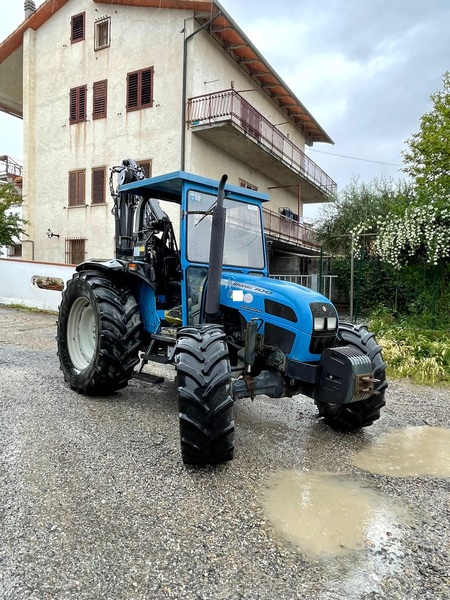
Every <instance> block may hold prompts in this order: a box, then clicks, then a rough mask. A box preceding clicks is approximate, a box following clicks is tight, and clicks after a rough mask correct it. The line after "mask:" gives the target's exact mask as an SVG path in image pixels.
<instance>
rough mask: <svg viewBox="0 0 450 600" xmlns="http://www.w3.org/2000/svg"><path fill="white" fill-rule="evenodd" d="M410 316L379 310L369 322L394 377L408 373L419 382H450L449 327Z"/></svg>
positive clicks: (432, 317)
mask: <svg viewBox="0 0 450 600" xmlns="http://www.w3.org/2000/svg"><path fill="white" fill-rule="evenodd" d="M431 319H435V317H434V316H432V315H423V316H422V320H421V321H419V320H418V319H416V318H413V317H408V318H402V319H399V320H396V319H395V318H394V317H393V315H392V314H389V313H386V312H379V313H377V314H375V315H374V317H373V318H372V320H371V322H370V329H371V330H372V331H373V332H374V333H375V334H376V336H377V340H378V343H379V344H380V345H381V346H383V357H384V360H385V362H386V364H387V366H388V374H389V375H390V376H391V377H408V378H411V379H412V380H413V381H416V382H417V383H427V384H434V383H437V382H441V383H444V382H445V383H448V382H450V333H449V328H448V327H445V324H442V325H441V327H439V328H435V329H430V328H427V326H426V324H427V321H429V320H431Z"/></svg>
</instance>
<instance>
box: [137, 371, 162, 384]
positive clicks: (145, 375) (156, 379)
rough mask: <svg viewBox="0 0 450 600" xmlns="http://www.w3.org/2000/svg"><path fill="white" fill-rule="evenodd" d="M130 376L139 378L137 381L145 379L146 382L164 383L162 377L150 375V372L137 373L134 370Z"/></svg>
mask: <svg viewBox="0 0 450 600" xmlns="http://www.w3.org/2000/svg"><path fill="white" fill-rule="evenodd" d="M131 377H132V378H133V379H139V381H145V382H146V383H153V385H159V384H161V383H164V377H159V376H158V375H150V373H138V372H137V371H134V372H133V373H132V375H131Z"/></svg>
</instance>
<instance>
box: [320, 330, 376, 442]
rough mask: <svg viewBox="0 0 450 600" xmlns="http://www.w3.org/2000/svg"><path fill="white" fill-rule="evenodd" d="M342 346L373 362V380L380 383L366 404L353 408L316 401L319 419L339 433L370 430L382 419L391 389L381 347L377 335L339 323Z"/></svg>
mask: <svg viewBox="0 0 450 600" xmlns="http://www.w3.org/2000/svg"><path fill="white" fill-rule="evenodd" d="M338 336H339V340H340V343H339V345H340V346H351V347H352V348H356V349H357V350H359V351H360V352H362V353H363V354H365V355H366V356H368V357H369V358H370V360H371V362H372V369H373V372H374V378H375V379H379V382H378V383H376V384H375V386H374V391H375V392H377V393H376V394H373V395H372V396H370V397H369V398H367V400H360V401H359V402H351V403H350V404H329V403H327V402H320V401H318V400H316V401H315V403H316V405H317V408H318V409H319V415H320V416H321V417H322V418H323V420H324V421H325V423H327V425H329V426H330V427H331V428H332V429H335V430H336V431H353V430H355V429H360V428H361V427H368V426H370V425H372V423H373V422H374V421H376V420H377V419H379V418H380V411H381V409H382V408H383V406H384V405H385V404H386V402H385V400H384V395H385V391H386V388H387V386H388V384H387V381H386V363H385V362H384V361H383V357H382V354H381V346H379V345H378V344H377V342H376V340H375V335H374V334H373V333H371V332H370V331H368V330H367V327H365V326H364V325H353V324H352V323H339V333H338Z"/></svg>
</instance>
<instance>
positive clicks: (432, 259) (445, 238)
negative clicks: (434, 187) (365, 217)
mask: <svg viewBox="0 0 450 600" xmlns="http://www.w3.org/2000/svg"><path fill="white" fill-rule="evenodd" d="M448 205H449V203H447V206H448ZM377 225H378V234H377V238H376V252H377V254H378V255H379V256H380V258H381V259H382V260H384V261H386V262H387V263H389V264H391V265H393V266H394V267H395V268H396V269H401V268H402V267H403V266H405V265H407V264H410V263H412V262H414V261H415V260H416V259H418V258H423V259H424V260H425V261H426V262H427V263H428V264H429V265H437V264H438V263H439V262H441V261H442V262H444V261H447V260H448V259H449V258H450V208H447V207H443V206H442V204H437V203H436V202H434V201H431V202H430V203H429V204H428V205H421V206H414V207H409V208H407V209H406V210H405V212H404V214H403V215H402V216H401V217H399V216H397V215H393V214H391V215H388V216H387V217H386V219H385V220H384V221H383V222H381V221H379V222H378V223H377Z"/></svg>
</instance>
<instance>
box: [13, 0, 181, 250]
mask: <svg viewBox="0 0 450 600" xmlns="http://www.w3.org/2000/svg"><path fill="white" fill-rule="evenodd" d="M83 11H85V12H86V39H85V40H84V41H82V42H78V43H75V44H72V43H71V42H70V20H71V16H72V15H74V14H77V13H80V12H83ZM101 16H110V17H111V46H110V47H109V48H105V49H102V50H100V51H97V52H95V51H94V22H95V19H97V18H99V17H101ZM185 17H186V13H184V11H176V10H163V9H156V10H151V11H149V9H145V8H132V7H122V6H118V5H114V6H109V5H103V6H102V5H99V4H95V3H93V2H92V1H91V0H73V1H72V2H70V3H67V4H66V5H65V6H64V7H63V8H61V9H60V10H59V11H58V12H57V13H56V14H55V15H54V16H53V17H52V18H51V19H50V20H49V21H47V22H46V23H45V24H44V25H43V26H42V27H41V28H39V29H38V30H37V31H36V32H29V36H28V37H29V38H30V39H28V40H27V42H26V45H27V50H26V52H27V53H28V54H29V55H30V60H29V62H30V64H33V63H34V62H35V67H34V68H32V67H31V68H29V69H28V72H27V82H26V83H27V89H28V95H27V98H26V104H27V108H28V110H27V115H28V120H27V125H28V131H27V134H26V136H25V137H26V147H27V151H26V157H25V158H26V165H25V169H26V178H27V182H28V185H27V191H28V195H29V196H32V197H34V198H35V199H36V206H38V207H39V210H37V211H34V212H33V209H31V210H30V216H29V218H30V220H31V221H32V223H33V225H32V231H30V233H32V235H33V236H34V240H35V247H36V257H35V258H36V260H42V259H45V260H48V261H56V262H64V260H65V243H64V238H66V237H68V238H70V237H85V238H86V239H87V242H86V250H87V253H88V257H108V256H111V255H112V253H113V251H114V244H113V241H114V219H113V217H112V215H111V208H112V201H111V200H110V198H109V190H108V189H107V191H106V197H107V201H106V205H91V185H92V183H91V170H92V168H95V167H102V166H106V167H107V168H108V169H109V168H110V167H111V166H113V165H115V164H120V162H121V161H122V159H123V158H127V157H132V158H135V159H136V160H148V159H150V160H152V163H153V164H152V167H153V174H161V173H163V172H166V171H170V170H174V169H176V168H179V163H180V137H179V131H180V125H181V120H180V113H181V87H182V81H181V69H182V45H183V34H181V33H180V30H181V29H182V27H183V21H184V18H185ZM33 38H35V42H34V39H33ZM33 46H34V48H33ZM150 66H154V69H155V76H154V104H153V107H151V108H147V109H143V110H139V111H134V112H130V113H127V111H126V76H127V73H129V72H131V71H135V70H138V69H142V68H146V67H150ZM103 79H107V80H108V109H107V110H108V113H107V118H106V119H99V120H93V119H92V102H93V97H92V87H93V83H94V82H95V81H100V80H103ZM85 84H86V85H87V121H86V122H85V123H79V124H76V125H70V124H69V90H70V89H71V88H73V87H78V86H82V85H85ZM79 169H80V170H81V169H86V204H87V206H83V207H68V173H69V171H74V170H79ZM47 229H51V230H52V231H53V232H54V233H57V234H59V235H60V238H59V239H58V238H52V239H50V240H49V239H48V238H47V235H46V232H47Z"/></svg>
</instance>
